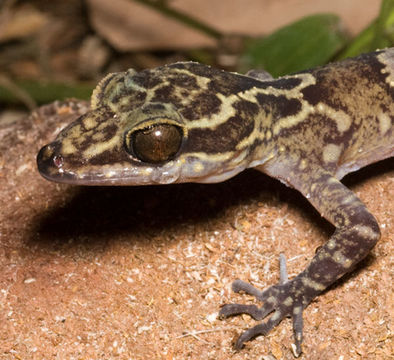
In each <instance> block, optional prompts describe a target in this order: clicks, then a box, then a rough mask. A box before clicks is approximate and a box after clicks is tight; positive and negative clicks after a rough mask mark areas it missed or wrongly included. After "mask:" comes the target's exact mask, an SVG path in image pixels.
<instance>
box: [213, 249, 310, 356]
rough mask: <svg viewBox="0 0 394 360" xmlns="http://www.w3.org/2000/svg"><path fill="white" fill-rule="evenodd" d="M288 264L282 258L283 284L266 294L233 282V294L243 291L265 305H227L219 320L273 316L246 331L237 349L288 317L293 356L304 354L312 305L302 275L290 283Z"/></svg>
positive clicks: (247, 285) (240, 282)
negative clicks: (306, 317)
mask: <svg viewBox="0 0 394 360" xmlns="http://www.w3.org/2000/svg"><path fill="white" fill-rule="evenodd" d="M285 264H286V263H285V260H284V257H283V255H282V257H281V258H280V265H281V266H280V267H281V270H280V273H281V279H280V282H279V284H277V285H274V286H271V287H269V288H268V289H266V290H264V291H260V290H258V289H256V288H255V287H254V286H252V285H251V284H249V283H246V282H244V281H242V280H235V281H234V282H233V284H232V290H233V291H234V292H237V293H238V292H241V291H244V292H245V293H247V294H249V295H253V296H254V297H255V298H256V299H257V300H259V301H262V302H264V304H263V305H262V306H261V307H260V308H259V307H257V306H256V305H243V304H226V305H223V307H222V308H221V309H220V312H219V317H220V318H227V317H230V316H234V315H239V314H248V315H250V316H251V317H252V318H253V319H255V320H262V319H264V318H265V317H267V315H269V314H270V313H273V314H272V315H271V316H270V317H269V319H268V320H267V321H265V322H263V323H260V324H258V325H256V326H254V327H252V328H250V329H248V330H246V331H244V332H243V333H242V334H241V335H240V337H239V338H238V340H237V341H236V343H235V345H234V347H235V349H236V350H239V349H241V348H242V347H243V345H244V343H245V342H247V341H249V340H251V339H253V338H255V337H256V336H259V335H267V334H268V333H269V331H271V330H272V329H273V328H274V327H276V326H277V325H278V324H279V323H280V322H281V321H282V320H283V319H284V318H285V317H292V318H293V330H294V337H295V351H294V353H295V356H297V357H298V356H299V355H300V354H301V352H302V350H301V343H302V327H303V320H302V312H303V310H304V308H305V307H306V306H307V305H308V304H309V302H310V300H311V298H310V297H307V296H305V291H304V286H303V285H302V282H301V280H300V276H297V277H296V278H294V279H293V280H290V281H288V279H287V271H286V265H285ZM313 297H314V296H312V298H313Z"/></svg>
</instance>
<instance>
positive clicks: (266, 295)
mask: <svg viewBox="0 0 394 360" xmlns="http://www.w3.org/2000/svg"><path fill="white" fill-rule="evenodd" d="M248 74H249V76H243V75H239V74H235V73H228V72H224V71H220V70H216V69H213V68H210V67H208V66H205V65H200V64H197V63H177V64H172V65H168V66H164V67H161V68H157V69H153V70H145V71H142V72H140V73H137V72H135V71H134V70H128V71H127V72H125V73H116V74H109V75H108V76H107V77H105V78H104V79H103V80H102V81H101V82H100V83H99V85H98V86H97V88H96V90H95V91H94V93H93V95H92V100H91V110H90V111H89V112H88V113H87V114H86V115H84V116H82V117H81V118H79V119H78V120H76V121H75V122H74V123H72V124H71V125H69V126H68V127H67V128H66V129H64V130H63V131H62V132H61V133H60V134H59V136H58V137H57V139H56V140H55V141H54V142H53V143H51V144H49V145H47V146H45V147H44V148H42V149H41V151H40V153H39V154H38V158H37V161H38V168H39V171H40V173H41V174H42V175H43V176H44V177H45V178H47V179H49V180H52V181H57V182H64V183H70V184H84V185H141V184H157V183H160V184H168V183H176V182H218V181H223V180H226V179H228V178H230V177H232V176H234V175H236V174H237V173H239V172H240V171H242V170H244V169H245V168H250V167H253V168H256V169H258V170H260V171H263V172H265V173H267V174H269V175H270V176H272V177H274V178H277V179H279V180H280V181H282V182H284V183H285V184H287V185H288V186H291V187H293V188H295V189H297V190H299V191H300V192H301V193H302V194H303V195H304V196H305V197H306V198H307V199H308V200H309V201H310V203H311V204H312V205H313V206H314V207H315V208H316V209H317V210H318V211H319V212H320V214H321V215H322V216H324V217H325V218H326V219H327V220H328V221H329V222H331V223H332V224H333V225H334V226H335V228H336V230H335V232H334V234H333V235H332V236H331V237H330V239H329V240H328V241H327V242H326V244H324V245H323V246H322V247H321V248H320V249H319V250H318V251H317V253H316V255H315V256H314V257H313V259H312V260H311V262H310V264H309V265H308V267H307V268H306V269H305V270H304V271H303V272H301V273H300V274H299V275H297V276H296V277H295V278H294V279H292V280H289V281H288V280H282V281H281V282H280V283H279V284H278V285H274V286H271V287H270V288H268V289H266V290H265V291H263V292H260V291H258V290H257V289H255V288H254V287H252V286H251V285H249V284H247V283H245V282H243V281H241V280H237V281H235V282H234V284H233V289H234V291H241V290H243V291H246V292H247V293H250V294H253V295H254V296H256V297H257V298H258V299H259V300H261V301H263V306H262V307H261V308H258V307H257V306H255V305H240V304H229V305H224V306H223V307H222V309H221V310H220V315H221V316H222V317H227V316H231V315H236V314H240V313H247V314H250V315H251V316H252V317H254V318H255V319H258V320H259V319H263V318H265V317H266V316H267V315H268V314H270V313H271V312H273V314H272V315H271V316H270V317H269V318H268V320H267V321H266V322H264V323H261V324H259V325H257V326H255V327H254V328H252V329H250V330H247V331H246V332H245V333H243V334H242V335H241V336H240V338H239V339H238V341H237V343H236V347H237V348H241V347H242V346H243V344H244V342H245V341H248V340H250V339H251V338H253V337H255V336H257V335H260V334H263V335H265V334H267V333H268V331H269V330H270V329H272V328H273V327H275V326H276V325H277V324H278V323H279V322H280V321H281V320H282V319H283V318H284V317H286V316H291V317H292V318H293V322H294V333H295V343H296V353H297V355H298V354H300V353H301V342H302V314H303V310H304V309H305V308H306V307H307V305H308V304H309V303H310V302H311V301H312V300H313V299H314V298H315V297H316V296H317V295H318V294H320V293H321V292H322V291H323V290H325V289H326V288H327V287H328V286H330V285H331V284H332V283H333V282H335V281H336V280H338V279H339V278H340V277H341V276H343V275H344V274H345V273H347V272H349V271H350V270H351V269H352V268H353V267H354V266H355V265H356V264H357V263H358V262H359V261H360V260H361V259H363V258H364V257H365V256H366V255H367V254H368V252H369V251H370V250H371V248H372V247H373V246H374V245H375V243H376V242H377V241H378V239H379V237H380V232H379V227H378V224H377V222H376V220H375V218H374V217H373V215H372V214H371V213H370V212H369V211H368V209H367V208H366V207H365V205H364V204H363V203H362V202H361V200H360V199H359V198H358V197H357V196H356V195H355V194H354V193H353V192H351V191H350V190H349V189H348V188H346V187H345V186H344V185H343V184H342V183H341V182H340V179H341V178H342V177H343V176H344V175H346V174H347V173H349V172H352V171H355V170H357V169H359V168H361V167H363V166H366V165H368V164H370V163H373V162H376V161H379V160H382V159H385V158H389V157H392V156H393V154H394V134H393V118H394V48H391V49H386V50H383V51H377V52H375V53H370V54H364V55H361V56H359V57H357V58H354V59H348V60H345V61H342V62H338V63H333V64H329V65H327V66H324V67H320V68H317V69H312V70H308V71H303V72H300V73H297V74H294V75H290V76H285V77H282V78H279V79H276V80H275V79H272V78H270V77H269V75H267V74H265V73H259V72H250V73H248Z"/></svg>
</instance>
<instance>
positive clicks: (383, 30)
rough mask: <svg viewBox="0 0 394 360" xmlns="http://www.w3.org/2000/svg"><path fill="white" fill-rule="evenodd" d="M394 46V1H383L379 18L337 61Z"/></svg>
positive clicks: (354, 40)
mask: <svg viewBox="0 0 394 360" xmlns="http://www.w3.org/2000/svg"><path fill="white" fill-rule="evenodd" d="M393 45H394V0H383V1H382V6H381V8H380V13H379V16H378V17H377V18H376V19H375V20H373V21H372V23H371V24H370V25H369V26H368V27H367V28H365V29H364V30H363V31H362V32H361V33H360V34H359V35H358V36H356V37H355V38H354V39H353V40H352V42H351V43H350V44H349V45H348V46H347V48H346V50H345V51H343V52H342V53H341V54H340V55H339V56H338V57H337V59H344V58H347V57H352V56H356V55H359V54H361V53H365V52H370V51H374V50H376V49H383V48H385V47H390V46H393Z"/></svg>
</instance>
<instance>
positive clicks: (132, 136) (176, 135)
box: [125, 124, 183, 164]
mask: <svg viewBox="0 0 394 360" xmlns="http://www.w3.org/2000/svg"><path fill="white" fill-rule="evenodd" d="M182 138H183V131H182V128H181V127H180V126H177V125H174V124H156V125H150V126H147V127H146V128H142V129H138V130H131V131H129V132H128V133H126V136H125V146H126V151H127V152H128V153H129V154H130V155H132V156H135V157H136V158H137V159H139V160H141V161H144V162H147V163H153V164H157V163H162V162H165V161H168V160H171V159H172V158H173V157H174V156H175V155H176V154H177V152H178V151H179V149H180V147H181V144H182Z"/></svg>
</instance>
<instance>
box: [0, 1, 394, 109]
mask: <svg viewBox="0 0 394 360" xmlns="http://www.w3.org/2000/svg"><path fill="white" fill-rule="evenodd" d="M134 1H138V2H139V3H143V4H145V5H147V6H149V7H151V8H154V9H155V10H156V11H159V12H161V13H162V14H164V15H166V16H170V17H172V18H173V19H176V20H177V21H180V22H182V23H184V24H186V25H187V26H190V27H193V28H194V29H197V30H199V31H201V32H204V33H205V34H207V35H209V36H211V37H212V38H215V39H217V40H218V44H220V39H223V38H224V37H226V36H228V34H221V33H220V32H219V31H217V30H216V29H214V28H212V27H210V26H209V25H207V24H204V23H199V21H198V20H196V19H194V18H192V17H191V16H190V15H187V14H182V13H181V12H179V11H175V10H173V9H170V8H168V7H167V5H166V3H164V2H160V1H159V2H157V1H152V0H134ZM390 46H394V0H382V4H381V10H380V13H379V15H378V17H377V18H376V19H374V20H373V21H372V23H371V24H370V25H369V26H367V27H366V28H365V29H364V30H363V31H361V33H360V34H358V35H357V36H356V37H354V38H353V39H350V38H349V36H348V34H347V33H346V32H345V31H344V29H343V27H342V25H341V19H340V18H339V17H338V16H336V15H333V14H316V15H312V16H308V17H304V18H302V19H300V20H298V21H296V22H294V23H291V24H289V25H287V26H284V27H282V28H280V29H279V30H277V31H275V32H273V33H271V34H269V35H267V36H261V37H255V38H246V37H245V38H244V39H243V46H241V47H240V48H243V49H244V50H243V51H242V52H241V53H239V52H237V53H236V56H237V57H238V59H239V61H238V63H239V64H238V66H237V68H236V69H235V70H237V71H239V72H246V71H248V70H249V69H264V70H266V71H268V72H269V73H271V74H272V75H273V76H274V77H275V76H281V75H284V74H288V73H292V72H296V71H299V70H303V69H307V68H311V67H315V66H318V65H322V64H324V63H327V62H329V61H335V60H338V59H342V58H345V57H349V56H356V55H358V54H360V53H362V52H369V51H374V50H375V49H377V48H384V47H390ZM215 53H216V54H218V53H220V45H218V49H214V50H213V51H211V52H209V53H207V52H206V51H205V52H204V51H203V52H201V51H200V50H199V49H196V50H194V51H189V52H186V54H188V55H189V58H190V57H192V58H194V59H198V60H199V61H204V60H206V61H208V62H210V63H211V64H214V59H215V56H213V55H215ZM193 54H194V55H193ZM196 54H199V56H197V57H196V56H195V55H196ZM201 54H202V55H201ZM204 54H205V55H204ZM233 70H234V69H233ZM8 80H10V79H8ZM8 80H7V81H0V103H7V104H15V103H23V104H25V106H27V107H30V108H31V107H32V104H33V106H34V104H43V103H48V102H51V101H54V100H62V99H65V98H68V97H74V98H80V99H88V98H89V97H90V94H91V92H92V90H93V85H92V84H86V83H77V84H65V83H52V82H46V83H42V82H41V81H39V80H37V81H33V80H30V81H25V80H21V81H20V80H12V81H11V80H10V81H8ZM10 83H11V86H9V84H10Z"/></svg>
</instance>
